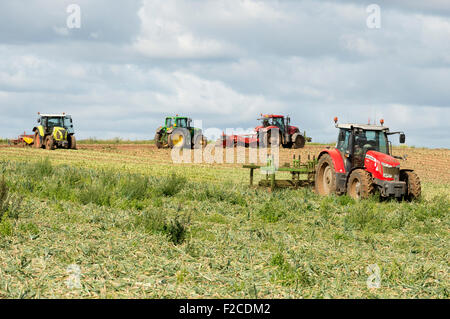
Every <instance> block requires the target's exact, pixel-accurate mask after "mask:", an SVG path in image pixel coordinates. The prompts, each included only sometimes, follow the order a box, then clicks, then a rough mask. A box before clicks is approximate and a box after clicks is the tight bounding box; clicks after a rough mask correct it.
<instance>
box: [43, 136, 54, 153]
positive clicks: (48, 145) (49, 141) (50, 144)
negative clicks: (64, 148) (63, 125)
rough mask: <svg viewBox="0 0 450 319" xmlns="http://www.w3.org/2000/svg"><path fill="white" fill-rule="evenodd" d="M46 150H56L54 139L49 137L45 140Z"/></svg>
mask: <svg viewBox="0 0 450 319" xmlns="http://www.w3.org/2000/svg"><path fill="white" fill-rule="evenodd" d="M45 148H46V149H47V150H54V149H55V145H54V144H53V139H52V138H51V137H50V136H47V137H46V138H45Z"/></svg>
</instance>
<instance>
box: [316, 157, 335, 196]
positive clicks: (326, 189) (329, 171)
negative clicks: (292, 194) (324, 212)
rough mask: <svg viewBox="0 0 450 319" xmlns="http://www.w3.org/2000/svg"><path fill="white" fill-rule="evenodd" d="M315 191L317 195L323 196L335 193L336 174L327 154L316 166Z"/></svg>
mask: <svg viewBox="0 0 450 319" xmlns="http://www.w3.org/2000/svg"><path fill="white" fill-rule="evenodd" d="M315 190H316V193H317V194H319V195H325V196H326V195H330V194H335V193H336V173H335V169H334V164H333V160H332V159H331V156H330V155H328V154H325V155H323V156H322V157H321V158H320V159H319V163H318V164H317V170H316V177H315Z"/></svg>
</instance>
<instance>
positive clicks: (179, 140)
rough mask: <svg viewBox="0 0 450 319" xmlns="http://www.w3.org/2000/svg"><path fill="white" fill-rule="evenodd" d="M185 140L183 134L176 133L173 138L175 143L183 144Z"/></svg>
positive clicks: (176, 144)
mask: <svg viewBox="0 0 450 319" xmlns="http://www.w3.org/2000/svg"><path fill="white" fill-rule="evenodd" d="M183 142H184V136H183V135H182V134H180V135H176V136H175V137H174V139H173V145H175V146H182V145H183Z"/></svg>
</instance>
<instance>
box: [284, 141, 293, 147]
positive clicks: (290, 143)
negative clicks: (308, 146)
mask: <svg viewBox="0 0 450 319" xmlns="http://www.w3.org/2000/svg"><path fill="white" fill-rule="evenodd" d="M292 145H293V144H292V142H289V143H286V144H282V146H283V148H292Z"/></svg>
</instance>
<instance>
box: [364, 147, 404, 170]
mask: <svg viewBox="0 0 450 319" xmlns="http://www.w3.org/2000/svg"><path fill="white" fill-rule="evenodd" d="M369 156H370V157H372V158H374V159H375V161H376V162H379V163H380V164H387V165H389V166H392V167H396V166H398V165H400V162H399V161H397V160H396V159H395V158H393V157H392V156H390V155H387V154H384V153H380V152H377V151H367V153H366V157H369Z"/></svg>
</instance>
